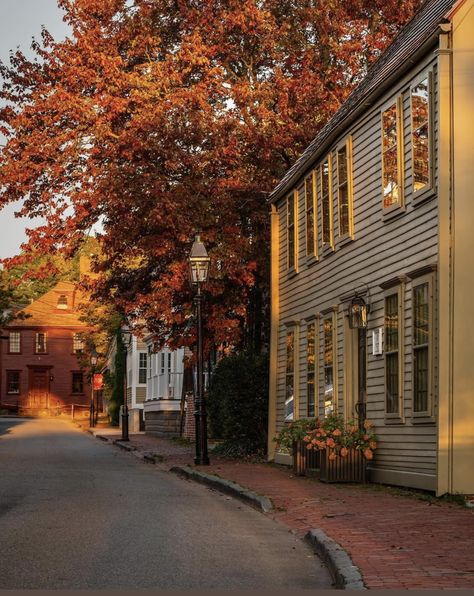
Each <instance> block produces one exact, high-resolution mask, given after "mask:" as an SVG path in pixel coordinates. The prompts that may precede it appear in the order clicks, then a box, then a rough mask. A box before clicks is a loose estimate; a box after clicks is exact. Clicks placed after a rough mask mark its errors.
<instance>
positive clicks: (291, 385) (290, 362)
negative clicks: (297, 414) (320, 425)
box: [285, 330, 295, 421]
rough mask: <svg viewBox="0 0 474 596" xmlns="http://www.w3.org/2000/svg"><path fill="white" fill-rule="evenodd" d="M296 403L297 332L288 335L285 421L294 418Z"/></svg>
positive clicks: (290, 332)
mask: <svg viewBox="0 0 474 596" xmlns="http://www.w3.org/2000/svg"><path fill="white" fill-rule="evenodd" d="M294 401H295V332H294V330H291V331H287V333H286V384H285V421H288V420H293V418H294V411H293V410H294Z"/></svg>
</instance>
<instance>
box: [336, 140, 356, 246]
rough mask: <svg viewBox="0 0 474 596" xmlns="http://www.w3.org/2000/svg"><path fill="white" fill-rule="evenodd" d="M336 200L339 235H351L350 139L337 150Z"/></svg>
mask: <svg viewBox="0 0 474 596" xmlns="http://www.w3.org/2000/svg"><path fill="white" fill-rule="evenodd" d="M337 200H338V206H339V236H341V237H342V238H344V237H347V236H350V237H352V236H353V215H352V208H353V207H352V139H351V138H349V139H347V141H346V143H345V145H344V146H343V147H341V148H340V149H339V150H338V152H337Z"/></svg>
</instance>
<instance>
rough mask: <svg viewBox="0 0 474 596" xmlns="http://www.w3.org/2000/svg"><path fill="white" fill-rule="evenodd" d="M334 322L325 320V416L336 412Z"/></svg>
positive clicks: (331, 319)
mask: <svg viewBox="0 0 474 596" xmlns="http://www.w3.org/2000/svg"><path fill="white" fill-rule="evenodd" d="M333 330H334V322H333V318H332V317H331V318H328V319H324V321H323V333H324V415H325V416H327V415H328V414H331V413H332V412H334V410H335V407H334V406H335V396H334V333H333Z"/></svg>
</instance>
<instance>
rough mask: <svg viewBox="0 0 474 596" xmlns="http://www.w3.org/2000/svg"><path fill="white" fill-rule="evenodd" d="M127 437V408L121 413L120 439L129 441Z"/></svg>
mask: <svg viewBox="0 0 474 596" xmlns="http://www.w3.org/2000/svg"><path fill="white" fill-rule="evenodd" d="M129 440H130V439H129V437H128V408H127V409H126V410H124V411H123V413H122V441H129Z"/></svg>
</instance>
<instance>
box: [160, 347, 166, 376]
mask: <svg viewBox="0 0 474 596" xmlns="http://www.w3.org/2000/svg"><path fill="white" fill-rule="evenodd" d="M164 374H165V353H164V352H161V354H160V375H164Z"/></svg>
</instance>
